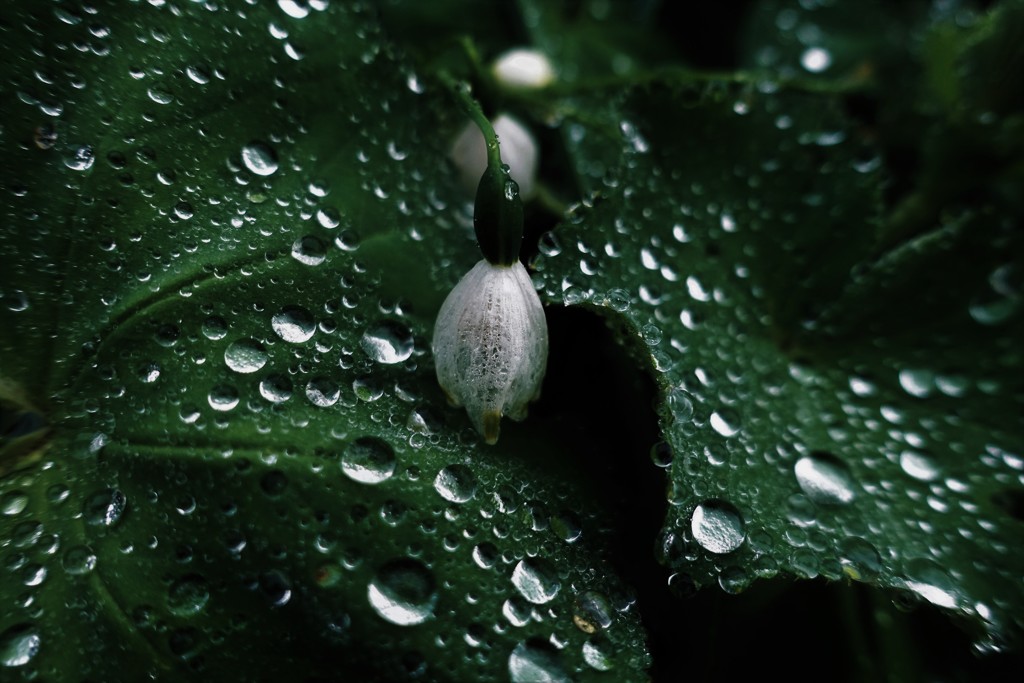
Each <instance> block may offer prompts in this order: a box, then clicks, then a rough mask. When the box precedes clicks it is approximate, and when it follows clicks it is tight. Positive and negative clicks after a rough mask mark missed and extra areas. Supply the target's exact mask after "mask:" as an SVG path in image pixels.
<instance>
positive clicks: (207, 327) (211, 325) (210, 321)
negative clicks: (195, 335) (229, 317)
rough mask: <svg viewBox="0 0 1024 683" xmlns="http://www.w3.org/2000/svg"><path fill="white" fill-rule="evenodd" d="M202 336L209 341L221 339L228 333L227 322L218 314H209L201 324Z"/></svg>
mask: <svg viewBox="0 0 1024 683" xmlns="http://www.w3.org/2000/svg"><path fill="white" fill-rule="evenodd" d="M201 329H202V332H203V336H204V337H206V338H207V339H209V340H211V341H216V340H217V339H223V338H224V337H225V336H226V335H227V333H228V323H227V321H226V320H224V318H222V317H220V316H219V315H211V316H210V317H208V318H207V319H206V320H204V321H203V324H202V327H201Z"/></svg>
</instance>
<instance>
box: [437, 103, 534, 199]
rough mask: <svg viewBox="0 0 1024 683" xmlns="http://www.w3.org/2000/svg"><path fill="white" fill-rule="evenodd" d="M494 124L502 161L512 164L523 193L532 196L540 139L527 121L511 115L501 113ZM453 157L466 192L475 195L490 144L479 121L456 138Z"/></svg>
mask: <svg viewBox="0 0 1024 683" xmlns="http://www.w3.org/2000/svg"><path fill="white" fill-rule="evenodd" d="M491 125H492V126H494V132H495V133H496V134H497V135H498V141H499V143H500V144H501V160H502V161H503V162H504V163H506V164H508V167H509V169H510V170H511V173H512V179H513V180H515V181H516V182H517V183H519V196H520V197H522V198H523V199H524V200H525V199H529V198H530V197H531V196H532V195H533V191H534V178H535V176H536V175H537V141H536V140H534V139H533V135H531V134H530V131H528V130H527V129H526V127H525V126H523V124H521V123H519V121H517V120H515V119H514V118H512V117H511V116H509V115H507V114H501V115H500V116H498V118H496V119H494V121H492V122H491ZM451 158H452V161H453V162H455V166H456V168H458V169H459V178H460V179H461V181H462V185H463V187H464V188H465V190H466V193H467V194H469V195H470V196H473V195H475V194H476V186H477V183H479V182H480V176H481V175H482V174H483V172H484V169H485V168H486V167H487V143H486V142H485V141H484V134H483V133H481V132H480V129H479V128H478V127H477V126H476V124H474V123H468V124H466V127H465V128H463V129H462V132H461V133H459V136H458V137H457V138H455V143H454V144H453V145H452V152H451Z"/></svg>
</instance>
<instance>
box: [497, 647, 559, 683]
mask: <svg viewBox="0 0 1024 683" xmlns="http://www.w3.org/2000/svg"><path fill="white" fill-rule="evenodd" d="M508 673H509V677H510V679H511V680H512V683H538V681H544V682H545V683H568V681H569V680H571V679H570V678H569V674H568V673H566V671H565V668H564V667H563V665H562V655H561V653H559V651H558V650H557V649H556V648H555V646H554V645H552V644H551V643H549V642H547V641H545V640H542V639H540V638H531V639H529V640H524V641H523V642H521V643H519V644H518V645H516V646H515V648H513V650H512V654H510V655H509V658H508Z"/></svg>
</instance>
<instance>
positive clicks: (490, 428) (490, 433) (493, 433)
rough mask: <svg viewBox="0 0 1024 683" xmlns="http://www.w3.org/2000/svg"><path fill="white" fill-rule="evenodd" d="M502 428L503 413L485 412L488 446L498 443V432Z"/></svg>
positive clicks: (485, 434) (485, 435)
mask: <svg viewBox="0 0 1024 683" xmlns="http://www.w3.org/2000/svg"><path fill="white" fill-rule="evenodd" d="M500 429H501V413H499V412H488V413H484V441H485V442H486V443H487V445H488V446H493V445H494V444H496V443H498V432H499V431H500Z"/></svg>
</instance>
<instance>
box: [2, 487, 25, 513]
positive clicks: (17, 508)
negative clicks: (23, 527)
mask: <svg viewBox="0 0 1024 683" xmlns="http://www.w3.org/2000/svg"><path fill="white" fill-rule="evenodd" d="M27 507H28V494H26V493H25V492H24V491H8V492H7V493H5V494H4V495H3V497H2V498H0V513H2V514H4V515H8V516H14V515H18V514H21V513H22V512H23V511H24V510H25V508H27Z"/></svg>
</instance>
